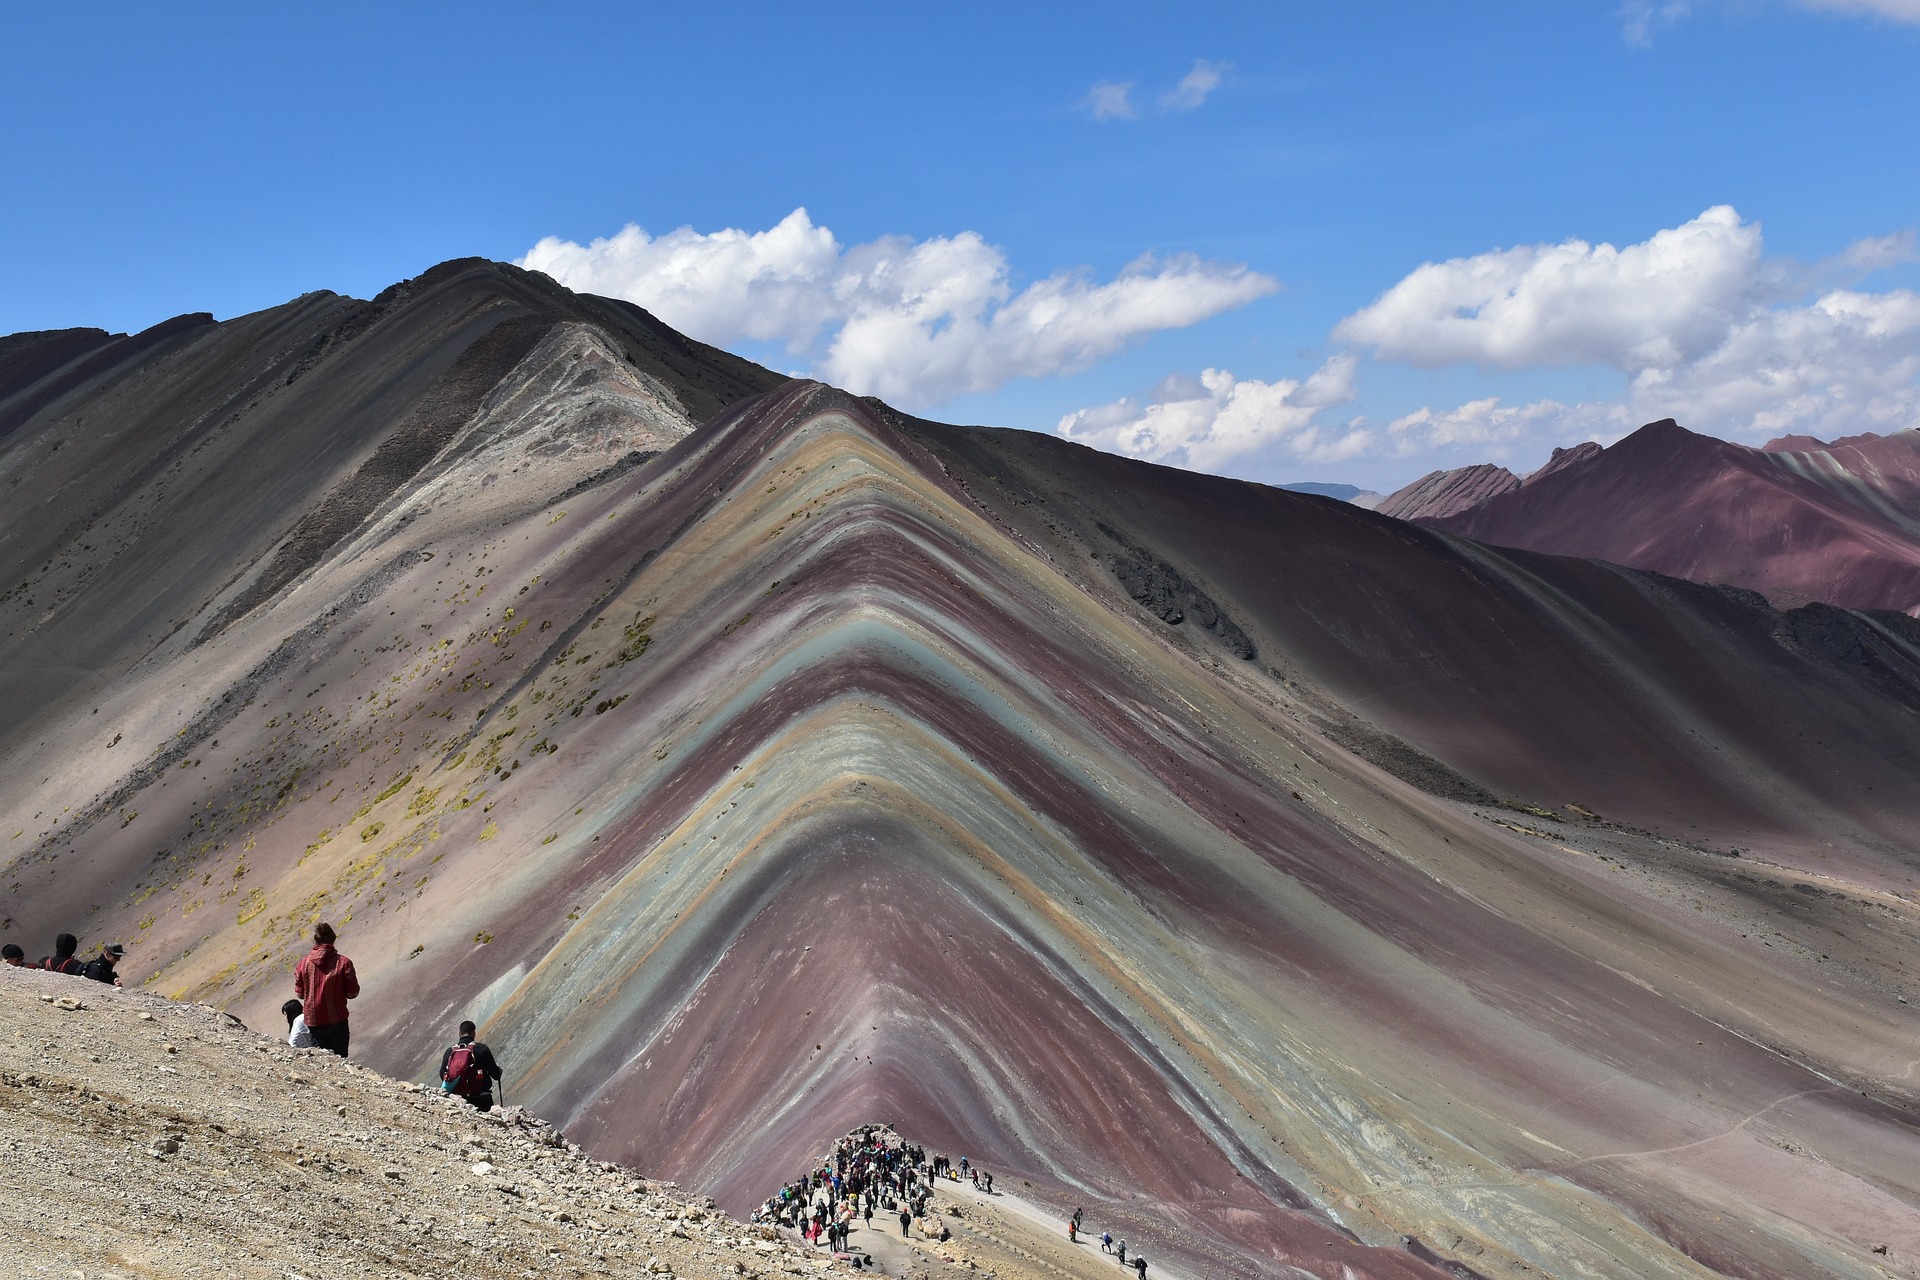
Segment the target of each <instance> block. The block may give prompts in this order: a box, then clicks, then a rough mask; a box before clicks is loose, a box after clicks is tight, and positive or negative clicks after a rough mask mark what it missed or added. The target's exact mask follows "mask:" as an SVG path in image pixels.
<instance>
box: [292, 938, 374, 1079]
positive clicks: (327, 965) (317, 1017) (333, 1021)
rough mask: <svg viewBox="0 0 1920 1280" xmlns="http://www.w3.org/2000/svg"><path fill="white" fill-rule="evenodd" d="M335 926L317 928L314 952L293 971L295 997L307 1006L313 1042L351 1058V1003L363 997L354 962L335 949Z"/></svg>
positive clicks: (306, 1012)
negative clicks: (349, 1027) (349, 1042)
mask: <svg viewBox="0 0 1920 1280" xmlns="http://www.w3.org/2000/svg"><path fill="white" fill-rule="evenodd" d="M333 940H334V932H333V926H332V925H330V924H328V923H327V922H326V921H324V920H323V921H321V922H320V923H319V924H317V925H315V926H313V950H311V951H309V952H307V954H306V957H305V958H304V959H303V960H301V961H300V964H299V967H297V968H296V969H294V971H293V994H295V995H296V996H299V997H300V1001H301V1003H302V1004H303V1005H304V1006H305V1010H306V1011H305V1013H304V1014H303V1015H302V1016H304V1017H305V1018H306V1022H307V1030H308V1031H309V1032H310V1033H312V1035H313V1043H314V1044H315V1045H316V1046H317V1047H319V1048H321V1049H326V1050H329V1051H331V1052H333V1053H337V1054H339V1055H340V1056H341V1057H343V1058H344V1057H346V1056H347V1001H349V1000H351V999H353V998H354V997H355V996H357V995H359V994H360V979H359V978H357V977H355V976H354V972H353V961H351V960H349V959H347V958H346V957H345V956H343V955H341V954H340V953H339V952H338V951H335V950H334V949H333Z"/></svg>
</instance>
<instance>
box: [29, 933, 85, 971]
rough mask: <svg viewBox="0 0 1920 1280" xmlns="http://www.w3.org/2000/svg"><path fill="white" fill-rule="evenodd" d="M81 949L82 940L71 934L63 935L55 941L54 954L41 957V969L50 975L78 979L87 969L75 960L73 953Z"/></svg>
mask: <svg viewBox="0 0 1920 1280" xmlns="http://www.w3.org/2000/svg"><path fill="white" fill-rule="evenodd" d="M79 949H80V939H78V938H76V937H74V936H73V935H72V934H70V933H63V934H61V935H60V936H59V937H57V938H55V939H54V940H53V954H52V955H50V956H42V957H41V959H40V967H41V968H42V969H45V970H46V971H47V972H48V973H64V974H69V975H71V976H72V977H75V978H77V977H79V976H80V974H81V971H82V970H83V969H85V968H86V966H85V965H83V964H81V963H80V961H79V960H77V959H75V958H74V954H73V953H74V952H76V951H78V950H79Z"/></svg>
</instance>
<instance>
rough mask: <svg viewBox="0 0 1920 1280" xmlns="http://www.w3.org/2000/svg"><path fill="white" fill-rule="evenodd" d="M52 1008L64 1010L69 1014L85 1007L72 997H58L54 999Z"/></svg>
mask: <svg viewBox="0 0 1920 1280" xmlns="http://www.w3.org/2000/svg"><path fill="white" fill-rule="evenodd" d="M53 1007H54V1008H56V1009H66V1010H68V1011H69V1012H71V1011H72V1010H75V1009H84V1008H86V1007H87V1006H85V1005H83V1004H81V1003H80V1001H79V1000H78V999H76V998H74V997H73V996H59V997H56V998H55V999H54V1002H53Z"/></svg>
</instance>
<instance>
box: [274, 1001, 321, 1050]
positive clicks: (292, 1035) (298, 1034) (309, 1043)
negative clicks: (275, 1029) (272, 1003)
mask: <svg viewBox="0 0 1920 1280" xmlns="http://www.w3.org/2000/svg"><path fill="white" fill-rule="evenodd" d="M300 1010H301V1005H300V1002H299V1001H298V1000H289V1001H287V1002H286V1003H285V1004H283V1005H281V1006H280V1012H281V1013H282V1014H283V1015H285V1017H286V1019H287V1044H288V1045H289V1046H291V1047H292V1048H295V1049H311V1048H313V1032H311V1031H309V1030H307V1020H306V1018H304V1017H302V1016H301V1012H300Z"/></svg>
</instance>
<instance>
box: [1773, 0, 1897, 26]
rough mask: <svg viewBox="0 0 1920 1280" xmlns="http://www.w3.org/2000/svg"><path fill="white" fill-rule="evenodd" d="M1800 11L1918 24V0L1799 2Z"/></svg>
mask: <svg viewBox="0 0 1920 1280" xmlns="http://www.w3.org/2000/svg"><path fill="white" fill-rule="evenodd" d="M1799 4H1800V7H1801V8H1802V9H1827V10H1831V11H1832V12H1835V13H1863V14H1866V15H1868V16H1869V17H1875V18H1888V19H1891V20H1892V21H1894V22H1915V23H1920V0H1799Z"/></svg>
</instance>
